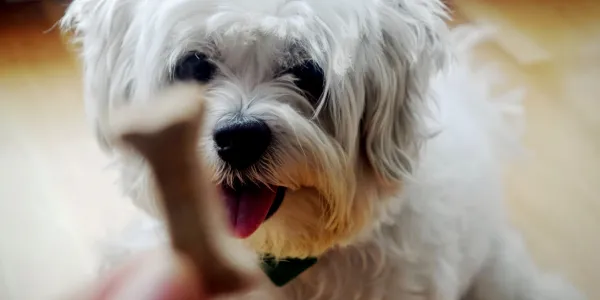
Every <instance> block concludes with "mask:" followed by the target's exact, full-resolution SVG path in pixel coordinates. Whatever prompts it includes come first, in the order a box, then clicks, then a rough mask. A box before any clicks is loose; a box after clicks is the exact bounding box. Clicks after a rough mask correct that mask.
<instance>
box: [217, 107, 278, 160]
mask: <svg viewBox="0 0 600 300" xmlns="http://www.w3.org/2000/svg"><path fill="white" fill-rule="evenodd" d="M213 139H214V141H215V144H216V146H217V153H218V154H219V157H221V159H222V160H223V161H225V162H227V163H228V164H229V165H230V166H231V167H232V168H234V169H237V170H241V169H245V168H247V167H249V166H251V165H252V164H254V163H256V162H257V161H258V160H259V159H260V158H261V156H262V155H263V154H264V153H265V151H266V150H267V148H268V147H269V145H270V144H271V129H269V126H268V125H267V124H266V123H265V122H263V121H260V120H256V119H245V120H240V119H234V120H229V121H226V122H222V124H219V125H217V128H216V129H215V132H214V135H213Z"/></svg>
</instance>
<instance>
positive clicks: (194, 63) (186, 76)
mask: <svg viewBox="0 0 600 300" xmlns="http://www.w3.org/2000/svg"><path fill="white" fill-rule="evenodd" d="M216 69H217V68H216V66H215V65H214V64H213V63H212V62H210V61H209V60H208V58H207V57H206V55H205V54H202V53H198V52H192V53H188V54H187V55H185V56H184V57H183V58H182V59H181V60H180V61H179V62H178V63H177V65H176V66H175V72H174V76H175V79H177V80H183V81H186V80H196V81H198V82H203V83H205V82H208V81H210V80H211V79H212V77H213V76H214V74H215V71H216Z"/></svg>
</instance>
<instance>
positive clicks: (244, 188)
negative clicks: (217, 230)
mask: <svg viewBox="0 0 600 300" xmlns="http://www.w3.org/2000/svg"><path fill="white" fill-rule="evenodd" d="M219 187H220V191H221V195H222V197H223V198H224V200H225V204H226V206H227V212H228V215H229V221H230V224H231V226H232V228H233V231H234V233H235V235H236V236H237V237H239V238H247V237H249V236H250V235H252V234H253V233H254V232H255V231H256V230H257V229H258V227H260V225H261V224H262V223H263V222H264V221H266V220H267V219H269V218H270V217H271V216H272V215H273V214H275V212H277V210H278V209H279V206H280V205H281V202H282V201H283V198H284V197H285V191H286V188H285V187H282V186H274V185H264V184H254V183H250V184H246V183H241V182H236V183H234V184H233V185H225V184H221V185H220V186H219Z"/></svg>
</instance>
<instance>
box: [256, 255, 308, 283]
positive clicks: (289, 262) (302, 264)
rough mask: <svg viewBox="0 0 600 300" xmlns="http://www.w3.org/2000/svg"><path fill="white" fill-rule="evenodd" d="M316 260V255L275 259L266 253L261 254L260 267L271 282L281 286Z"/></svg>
mask: <svg viewBox="0 0 600 300" xmlns="http://www.w3.org/2000/svg"><path fill="white" fill-rule="evenodd" d="M316 262H317V258H316V257H308V258H286V259H282V260H277V259H276V258H274V257H273V256H270V255H266V256H263V258H262V262H261V264H260V267H261V268H262V270H263V272H265V274H267V276H269V279H271V281H272V282H273V284H275V285H276V286H278V287H281V286H284V285H285V284H287V283H288V282H290V281H292V280H293V279H294V278H296V277H298V276H299V275H300V274H302V272H304V271H306V270H307V269H308V268H310V267H312V266H313V265H314V264H315V263H316Z"/></svg>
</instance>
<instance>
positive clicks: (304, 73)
mask: <svg viewBox="0 0 600 300" xmlns="http://www.w3.org/2000/svg"><path fill="white" fill-rule="evenodd" d="M285 73H288V74H292V75H294V77H296V81H295V82H294V83H295V84H296V86H297V87H298V88H299V89H301V90H303V91H304V92H305V93H306V95H307V96H308V97H309V99H310V100H311V102H313V103H316V102H317V101H318V100H319V99H320V98H321V95H322V94H323V91H324V89H325V75H324V74H323V69H321V67H319V66H318V65H317V64H316V63H315V62H314V61H306V62H304V63H303V64H300V65H296V66H294V67H292V68H290V69H288V70H287V71H286V72H285Z"/></svg>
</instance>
